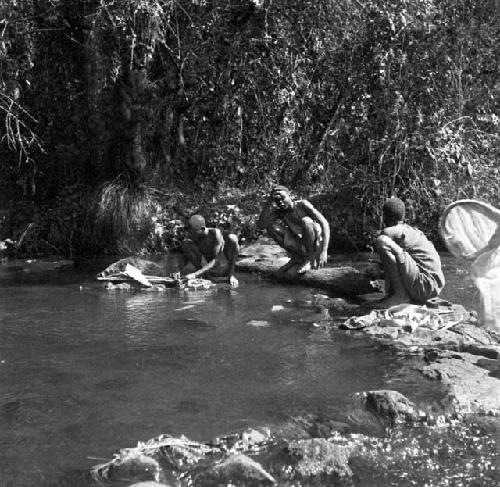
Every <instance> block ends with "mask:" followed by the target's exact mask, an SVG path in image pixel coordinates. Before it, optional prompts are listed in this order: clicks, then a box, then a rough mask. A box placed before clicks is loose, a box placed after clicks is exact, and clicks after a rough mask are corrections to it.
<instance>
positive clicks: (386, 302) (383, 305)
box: [375, 295, 411, 309]
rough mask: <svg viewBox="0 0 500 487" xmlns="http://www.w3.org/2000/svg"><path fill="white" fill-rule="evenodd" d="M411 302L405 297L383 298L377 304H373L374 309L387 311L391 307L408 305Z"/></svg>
mask: <svg viewBox="0 0 500 487" xmlns="http://www.w3.org/2000/svg"><path fill="white" fill-rule="evenodd" d="M410 302H411V300H410V298H409V297H407V296H395V295H393V296H391V297H390V298H385V299H382V300H381V301H379V302H378V303H375V308H379V309H387V308H391V307H392V306H397V305H398V304H406V303H410Z"/></svg>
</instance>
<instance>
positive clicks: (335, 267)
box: [236, 238, 382, 296]
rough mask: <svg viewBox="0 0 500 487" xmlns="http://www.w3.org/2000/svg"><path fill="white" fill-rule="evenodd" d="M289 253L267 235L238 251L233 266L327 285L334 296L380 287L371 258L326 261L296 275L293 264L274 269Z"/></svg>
mask: <svg viewBox="0 0 500 487" xmlns="http://www.w3.org/2000/svg"><path fill="white" fill-rule="evenodd" d="M288 260H289V257H288V255H287V253H286V251H284V250H283V249H282V248H281V247H279V246H278V245H276V244H274V243H273V242H272V240H270V239H268V238H261V239H259V240H258V241H257V242H255V243H253V244H250V245H247V246H245V247H244V248H243V249H242V250H241V252H240V258H239V260H238V261H237V263H236V269H238V270H240V271H244V272H257V273H260V274H262V275H265V276H269V277H272V278H274V279H276V280H278V281H281V282H289V283H298V284H303V285H307V286H314V287H317V288H321V289H327V290H329V291H331V292H333V293H334V294H336V295H338V296H355V295H360V294H369V293H373V292H375V291H378V290H380V288H379V286H378V283H377V282H376V279H379V278H380V277H381V276H382V273H381V269H380V265H379V264H377V263H374V262H368V261H366V262H353V263H351V264H350V265H340V264H328V265H327V266H326V267H324V268H322V269H312V270H310V271H307V272H306V273H305V274H301V275H297V274H296V272H295V271H296V268H292V269H290V270H289V272H284V273H283V272H278V270H279V269H280V267H281V266H283V265H284V264H285V263H286V262H288Z"/></svg>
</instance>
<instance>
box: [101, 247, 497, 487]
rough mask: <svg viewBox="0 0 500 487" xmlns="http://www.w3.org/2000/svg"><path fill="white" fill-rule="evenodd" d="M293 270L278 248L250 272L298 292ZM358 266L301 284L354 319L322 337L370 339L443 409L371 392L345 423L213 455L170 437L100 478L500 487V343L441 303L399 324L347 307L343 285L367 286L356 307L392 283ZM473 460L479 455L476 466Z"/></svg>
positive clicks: (293, 430) (244, 440)
mask: <svg viewBox="0 0 500 487" xmlns="http://www.w3.org/2000/svg"><path fill="white" fill-rule="evenodd" d="M285 260H286V256H285V255H284V254H283V253H282V252H281V251H280V250H279V249H277V248H276V247H275V246H273V245H270V244H269V242H265V241H259V242H258V243H256V244H253V245H252V246H249V247H247V248H245V249H244V250H243V252H242V258H241V260H240V261H239V263H238V269H239V270H240V271H251V272H258V273H260V274H262V275H264V276H268V277H272V278H275V279H277V280H278V281H286V282H290V281H292V280H293V278H292V276H291V275H288V276H282V275H279V274H276V269H278V268H279V267H280V266H281V265H282V264H283V263H284V261H285ZM353 264H354V265H353V267H351V269H352V270H349V271H346V270H344V269H346V267H341V266H339V267H338V268H335V267H331V268H328V269H325V270H318V271H312V272H310V273H307V274H306V275H305V276H303V277H301V278H300V283H301V284H306V285H311V286H313V287H322V288H323V289H329V290H330V291H331V292H332V295H333V296H326V295H323V296H321V299H318V300H316V302H315V303H314V305H315V306H320V307H321V308H322V309H323V311H324V313H323V315H324V316H328V312H329V311H333V312H332V316H333V315H334V314H337V315H338V311H339V310H341V311H342V313H343V314H346V315H350V318H348V319H345V320H338V319H337V320H328V319H326V320H322V322H321V324H320V325H318V326H323V327H327V328H330V329H331V328H336V329H339V332H344V333H349V334H355V335H359V336H366V337H368V338H369V339H371V340H375V341H377V342H378V343H379V344H380V345H381V346H382V347H385V348H388V349H390V350H391V351H392V352H393V353H395V354H397V355H398V356H399V357H406V358H407V360H408V363H411V366H410V367H409V369H410V368H413V367H417V368H418V370H420V372H421V373H422V374H423V375H424V376H425V377H427V378H428V379H429V380H435V381H439V382H440V384H441V385H442V396H441V398H439V404H438V406H437V408H436V405H433V406H432V407H431V406H429V404H426V403H425V401H424V402H423V403H422V404H416V403H415V402H413V401H411V400H409V399H408V398H407V397H405V396H403V395H402V394H401V393H400V392H398V391H397V390H373V391H364V392H360V393H357V394H356V395H355V396H353V398H352V401H351V406H350V407H349V414H348V419H347V420H346V421H345V422H344V421H338V420H335V419H333V418H324V417H318V416H314V415H309V416H302V417H300V418H291V419H290V420H289V421H288V422H286V423H285V424H283V425H281V426H275V427H274V428H273V429H271V428H269V427H267V426H266V427H263V428H260V429H249V430H245V431H243V432H241V433H238V434H234V435H229V436H226V437H222V438H216V439H214V440H212V441H210V442H207V443H199V442H195V441H191V440H189V439H188V438H185V437H181V438H173V437H170V436H162V437H159V438H155V439H153V440H150V441H149V442H146V443H142V444H139V445H138V446H137V447H136V448H129V449H125V450H121V451H120V453H119V454H117V455H116V457H115V458H114V459H113V460H112V461H110V462H106V463H104V464H101V465H98V466H96V467H95V468H94V469H93V472H92V477H93V479H94V481H96V482H101V481H106V482H107V481H111V482H119V484H117V485H136V486H137V487H139V485H142V486H143V487H146V485H148V486H153V485H156V486H158V485H163V486H165V485H166V486H173V485H184V484H185V485H195V486H197V485H200V486H207V485H208V486H210V485H214V486H215V485H241V486H243V485H244V486H247V485H259V486H260V485H286V486H289V485H332V483H334V484H335V485H349V486H353V485H384V482H387V485H424V484H426V485H485V486H489V485H492V486H493V485H498V483H499V482H500V448H499V445H500V434H499V432H500V337H499V336H498V335H497V334H496V333H494V332H490V331H487V330H484V329H482V328H480V327H478V326H477V323H476V319H475V315H474V314H473V313H469V312H468V311H467V310H465V309H464V308H463V307H462V306H460V305H451V304H447V303H444V302H437V303H434V305H433V306H434V307H426V308H424V309H422V308H421V307H413V308H412V307H407V308H404V307H402V308H400V309H397V310H395V311H394V310H393V311H392V313H388V312H386V311H380V310H379V311H371V310H370V309H369V306H367V305H366V304H365V305H359V304H356V303H355V302H348V301H346V300H344V299H342V298H339V297H337V294H336V293H335V290H336V289H337V286H338V285H339V283H340V282H351V283H352V282H356V284H355V286H353V287H351V288H350V289H349V292H348V293H345V292H344V293H342V294H343V295H346V294H352V293H353V292H354V291H355V289H358V288H359V289H365V287H364V284H361V285H360V284H359V283H360V282H361V283H364V282H368V283H370V281H371V280H372V279H374V278H376V277H380V274H378V275H377V273H376V267H374V264H373V263H372V262H368V261H365V262H354V263H353ZM332 269H335V270H332ZM338 269H342V270H341V271H338ZM363 269H365V270H363ZM366 269H368V271H366ZM370 269H371V270H370ZM333 275H334V278H333V281H332V276H333ZM352 276H355V279H354V281H353V280H352ZM343 279H345V280H344V281H343ZM350 279H351V281H349V280H350ZM318 283H321V285H318ZM356 286H357V287H356ZM368 287H369V288H370V290H373V287H375V286H374V285H373V284H369V286H368ZM358 302H359V301H358ZM341 330H343V331H341ZM465 451H467V452H469V454H470V452H474V453H473V454H474V458H475V461H474V462H471V461H470V460H469V459H468V458H467V455H466V454H464V452H465ZM409 470H411V472H409ZM389 472H390V473H389ZM415 479H418V480H415ZM436 479H441V481H442V482H441V483H436ZM134 481H135V482H148V483H139V484H133V482H134ZM124 482H128V483H124ZM391 482H392V484H391ZM394 482H396V483H394ZM405 482H406V483H405ZM415 482H417V484H415ZM418 482H420V483H418ZM443 482H444V483H443Z"/></svg>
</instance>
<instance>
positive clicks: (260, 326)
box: [246, 320, 271, 328]
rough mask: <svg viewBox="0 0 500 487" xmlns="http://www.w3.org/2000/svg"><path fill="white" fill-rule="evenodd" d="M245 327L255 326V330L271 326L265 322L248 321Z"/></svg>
mask: <svg viewBox="0 0 500 487" xmlns="http://www.w3.org/2000/svg"><path fill="white" fill-rule="evenodd" d="M246 324H247V325H250V326H255V327H256V328H266V327H268V326H271V323H269V321H266V320H249V321H247V322H246Z"/></svg>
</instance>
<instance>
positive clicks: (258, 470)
mask: <svg viewBox="0 0 500 487" xmlns="http://www.w3.org/2000/svg"><path fill="white" fill-rule="evenodd" d="M193 481H194V482H193V483H194V485H195V486H202V487H205V486H219V485H234V486H245V487H247V486H248V487H252V486H255V487H259V486H266V485H274V484H275V483H276V480H275V479H274V477H273V476H272V475H271V474H269V473H268V472H266V471H265V470H264V468H263V467H262V465H261V464H260V463H257V462H256V461H255V460H252V459H251V458H250V457H248V456H246V455H239V454H238V455H231V456H229V457H228V458H226V459H225V460H223V461H221V462H219V463H216V464H215V465H212V466H211V467H208V468H207V469H206V470H204V471H202V472H201V473H199V474H198V475H196V476H195V477H194V479H193Z"/></svg>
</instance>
